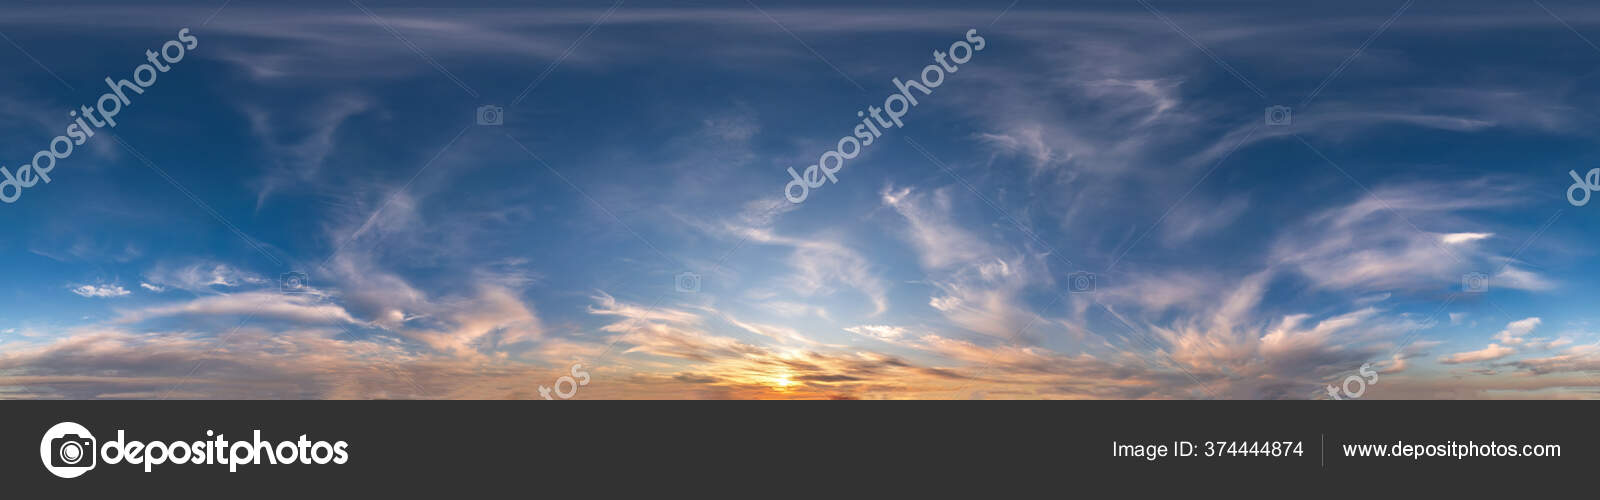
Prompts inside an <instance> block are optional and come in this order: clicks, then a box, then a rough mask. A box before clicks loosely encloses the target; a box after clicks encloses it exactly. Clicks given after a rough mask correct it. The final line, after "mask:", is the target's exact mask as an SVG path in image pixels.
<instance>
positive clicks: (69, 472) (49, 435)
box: [39, 422, 99, 478]
mask: <svg viewBox="0 0 1600 500" xmlns="http://www.w3.org/2000/svg"><path fill="white" fill-rule="evenodd" d="M98 450H99V448H97V447H95V440H94V435H93V434H90V433H89V429H85V428H84V427H83V426H81V425H78V424H76V423H73V422H62V423H59V424H56V425H55V426H53V427H51V428H50V430H48V431H45V433H44V439H41V440H39V460H40V461H42V462H44V468H46V469H49V470H50V473H51V474H55V475H56V476H57V477H63V478H73V477H78V476H81V475H83V473H85V472H89V470H90V469H93V468H94V465H95V459H96V458H98V454H99V452H98Z"/></svg>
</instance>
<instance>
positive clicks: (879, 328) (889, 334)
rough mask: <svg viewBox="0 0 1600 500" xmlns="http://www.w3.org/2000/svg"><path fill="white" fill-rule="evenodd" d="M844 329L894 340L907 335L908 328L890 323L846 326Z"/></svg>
mask: <svg viewBox="0 0 1600 500" xmlns="http://www.w3.org/2000/svg"><path fill="white" fill-rule="evenodd" d="M844 331H847V332H850V333H854V334H856V335H862V336H867V337H875V338H878V339H883V340H894V339H897V338H900V337H904V336H905V335H906V333H907V332H906V329H904V328H901V327H898V326H889V325H860V326H852V327H849V328H845V329H844Z"/></svg>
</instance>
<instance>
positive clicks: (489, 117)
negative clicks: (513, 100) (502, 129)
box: [478, 104, 506, 126]
mask: <svg viewBox="0 0 1600 500" xmlns="http://www.w3.org/2000/svg"><path fill="white" fill-rule="evenodd" d="M505 122H506V110H505V108H502V107H500V106H495V105H493V104H485V105H482V106H478V124H479V125H490V126H498V125H502V124H504V123H505Z"/></svg>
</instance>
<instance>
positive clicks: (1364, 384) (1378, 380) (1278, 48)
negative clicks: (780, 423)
mask: <svg viewBox="0 0 1600 500" xmlns="http://www.w3.org/2000/svg"><path fill="white" fill-rule="evenodd" d="M4 9H5V11H6V16H4V19H3V20H0V35H3V38H4V41H5V42H6V43H4V44H0V63H3V64H4V67H5V68H6V70H7V71H6V76H7V77H6V78H4V79H0V138H3V139H4V140H0V166H5V167H8V168H9V170H8V172H16V171H17V170H18V169H19V167H21V166H23V165H28V164H29V163H32V160H33V158H34V155H35V153H37V152H38V151H40V150H41V149H45V148H49V147H51V146H52V143H53V142H58V143H61V144H60V145H59V146H56V147H58V148H59V147H65V142H66V141H53V139H54V138H55V137H57V136H62V135H64V134H66V133H67V132H71V131H72V130H85V129H90V128H93V130H94V131H95V132H96V134H95V135H94V136H93V137H88V138H86V140H83V141H82V143H81V144H77V145H75V146H74V148H73V152H72V153H71V154H70V155H69V156H66V157H64V158H61V159H59V160H57V161H56V166H55V168H54V169H51V170H48V172H47V175H48V176H49V178H50V181H49V182H48V183H46V182H43V181H42V180H38V179H35V181H36V182H35V183H34V184H33V185H32V186H31V187H28V188H26V189H22V190H21V194H20V195H19V196H18V197H17V198H16V199H15V201H14V202H11V203H4V204H0V228H4V229H5V231H4V233H3V236H0V398H8V399H9V398H16V399H124V398H136V399H145V398H148V399H191V398H202V399H324V398H331V399H365V398H394V399H412V398H416V399H1357V398H1360V399H1587V398H1594V397H1596V395H1597V393H1596V389H1597V388H1600V376H1597V375H1596V374H1595V373H1594V372H1595V370H1597V369H1600V324H1597V323H1596V322H1597V321H1600V317H1597V314H1600V313H1597V312H1596V311H1597V310H1596V309H1595V307H1594V298H1595V297H1597V296H1600V284H1597V282H1596V281H1597V280H1595V279H1593V277H1594V276H1595V273H1594V271H1593V270H1594V269H1595V268H1596V264H1600V256H1597V255H1596V252H1595V251H1594V246H1595V244H1596V243H1600V206H1575V204H1573V203H1572V202H1570V201H1569V200H1568V194H1567V193H1568V189H1569V187H1571V186H1572V185H1573V183H1574V181H1573V180H1572V176H1571V175H1569V171H1572V172H1575V173H1576V174H1578V175H1579V176H1580V177H1581V176H1582V175H1584V174H1585V173H1586V172H1588V171H1589V170H1590V169H1591V168H1595V166H1596V160H1597V159H1600V148H1597V147H1596V146H1595V145H1596V144H1600V143H1597V141H1596V140H1595V139H1597V138H1600V134H1597V133H1596V132H1595V130H1597V127H1596V125H1600V114H1596V113H1595V112H1594V111H1592V110H1593V109H1595V107H1596V106H1595V105H1596V104H1600V79H1597V75H1596V69H1597V68H1600V45H1596V44H1595V43H1593V42H1592V40H1597V39H1600V7H1597V6H1594V5H1587V4H1584V3H1581V2H1569V1H1555V0H1540V1H1530V2H1448V3H1439V2H1418V3H1414V2H1411V1H1384V2H1365V1H1363V2H1340V3H1339V5H1337V6H1320V7H1309V8H1308V7H1305V6H1285V5H1274V4H1273V3H1268V2H1233V1H1228V2H1220V1H1219V2H1175V1H1171V0H1163V1H1157V0H1148V1H1140V0H1129V1H1094V2H1041V1H1035V0H1020V1H1012V0H994V1H981V2H872V3H866V2H860V3H847V2H804V3H802V2H778V1H775V0H766V1H755V2H746V1H735V2H710V1H706V2H673V3H662V2H655V3H650V2H643V1H639V2H622V1H618V2H610V1H594V2H541V3H540V5H534V6H529V5H526V4H525V3H522V2H517V3H512V2H453V3H451V6H449V7H436V6H429V5H427V4H426V3H422V2H387V1H378V0H354V1H350V2H317V3H310V2H275V3H263V2H244V1H238V2H233V1H228V2H224V1H220V0H219V1H205V2H189V1H182V2H156V3H149V4H145V5H131V4H127V3H125V2H49V3H44V2H22V3H17V4H12V5H8V6H6V7H5V8H4ZM185 29H187V30H188V31H187V32H183V33H180V30H185ZM975 38H981V39H982V43H979V42H977V41H976V40H975ZM168 41H174V42H176V44H177V45H192V46H185V47H182V48H181V49H168V48H166V47H164V45H167V46H171V45H173V44H168V43H167V42H168ZM958 42H961V43H962V44H965V45H966V46H967V47H971V48H972V49H973V50H971V51H970V56H969V57H968V58H967V60H966V61H965V62H959V61H960V59H959V56H960V55H961V54H963V53H965V52H963V49H957V48H953V46H954V45H957V44H958ZM147 50H149V51H156V50H171V51H173V52H169V53H165V54H155V53H153V52H152V53H151V54H146V51H147ZM180 50H181V52H182V57H181V60H178V61H176V62H172V59H173V58H171V57H170V56H171V55H173V54H175V53H177V52H178V51H180ZM936 53H937V54H936ZM946 56H948V57H951V58H953V59H955V60H956V62H958V63H959V64H956V63H949V64H945V65H944V66H939V64H942V63H941V62H939V61H941V60H942V59H939V58H943V57H946ZM147 57H149V58H152V60H156V59H155V58H162V57H166V58H167V62H166V63H162V64H163V65H165V66H166V67H167V69H166V70H165V71H161V72H159V73H147V74H146V75H145V76H150V75H154V76H155V81H154V83H153V84H152V85H150V86H148V87H143V88H141V90H142V91H143V92H142V93H136V94H131V95H128V96H127V97H128V98H129V99H128V104H127V105H126V106H123V107H122V109H120V110H119V111H117V112H115V116H114V119H115V120H116V122H117V124H116V125H115V126H114V127H113V126H110V125H109V122H107V124H106V125H105V126H103V127H99V126H83V127H82V128H81V129H71V128H68V127H69V126H70V125H72V124H73V123H74V120H76V119H78V118H79V116H77V115H69V112H76V111H75V110H79V109H89V110H90V111H91V112H93V113H94V114H99V115H104V114H107V113H109V112H108V111H102V110H99V109H93V108H96V107H97V105H105V104H107V103H115V100H112V101H105V100H102V99H101V97H102V95H104V94H106V93H107V92H109V91H110V87H109V86H108V83H107V82H106V81H105V80H106V79H107V78H108V77H109V78H111V79H112V80H114V81H115V80H123V79H133V78H135V77H136V76H138V75H136V68H137V67H139V66H140V65H143V64H148V62H147ZM930 65H933V66H930ZM929 68H934V69H929ZM950 68H954V69H953V70H951V69H950ZM146 71H148V70H146ZM935 75H942V79H943V81H942V82H939V83H938V85H937V86H936V87H933V88H930V89H929V92H927V93H923V92H920V91H918V90H916V89H910V90H907V91H905V92H906V93H909V94H910V95H911V96H912V97H914V98H915V99H916V100H917V101H918V102H917V103H916V105H915V106H909V107H908V106H906V103H905V102H898V103H892V102H891V103H886V101H892V100H894V98H892V97H890V96H893V95H896V94H901V90H900V89H899V86H898V85H897V80H898V83H899V85H904V84H906V82H908V81H926V82H928V85H929V86H930V87H932V86H933V82H934V81H935V80H929V78H932V77H933V76H935ZM145 76H138V77H139V78H143V77H145ZM114 83H115V82H113V84H114ZM124 93H125V94H126V93H128V92H127V91H124ZM902 95H904V94H902ZM113 99H114V98H113ZM80 106H88V108H80ZM884 106H888V107H889V108H890V109H891V110H895V109H900V110H902V111H904V114H903V115H901V116H898V117H897V119H898V120H899V121H900V122H901V124H900V125H898V126H892V127H889V126H885V127H877V128H876V130H875V132H873V131H869V132H865V134H868V135H871V136H872V137H873V138H874V141H873V142H872V143H871V144H868V145H863V146H861V147H859V148H858V149H857V152H856V153H853V154H850V155H849V156H850V157H849V159H845V160H844V161H843V162H842V165H836V166H838V167H839V168H838V169H837V170H836V171H833V172H831V174H832V177H833V179H832V180H830V179H828V178H826V176H820V177H819V176H818V175H817V174H810V175H811V179H816V180H817V182H818V183H819V185H818V186H817V187H814V188H810V189H808V190H807V194H806V197H805V199H804V201H803V202H800V203H794V202H791V201H790V200H789V199H788V198H786V196H785V190H786V184H788V183H790V182H791V181H792V180H794V177H792V176H791V174H790V173H789V172H788V170H789V169H791V168H792V169H794V170H796V171H797V172H800V173H799V174H797V175H801V176H802V177H804V176H806V175H807V174H804V171H805V170H806V168H807V167H808V166H811V165H816V164H818V160H819V155H821V154H823V153H825V152H829V151H836V154H841V155H842V154H843V153H844V152H845V151H847V150H849V149H850V148H849V147H848V146H844V145H842V144H843V143H845V142H847V141H845V140H844V139H843V138H847V137H849V138H852V139H850V141H855V142H858V143H859V142H864V140H857V139H854V137H858V136H863V133H861V132H859V131H860V130H861V129H860V128H857V126H858V125H863V124H867V123H869V121H870V120H872V118H871V117H869V116H866V113H868V112H869V109H879V108H881V107H884ZM1277 106H1282V107H1283V108H1275V107H1277ZM486 107H487V108H486ZM869 107H871V108H869ZM1275 110H1277V111H1279V112H1277V113H1274V111H1275ZM858 112H862V113H863V114H862V115H857V113H858ZM874 113H876V112H874ZM879 116H881V115H879ZM884 120H887V117H881V118H880V119H879V121H877V122H876V123H889V121H884ZM891 121H892V120H891ZM497 122H498V123H497ZM64 131H65V132H64ZM853 132H854V134H853ZM874 134H875V135H874ZM57 151H58V152H59V149H58V150H57ZM57 156H61V155H60V154H59V153H58V154H57ZM836 159H842V156H841V157H840V158H836ZM41 161H42V160H41ZM829 161H834V160H825V161H824V162H823V164H824V165H825V166H826V165H830V163H828V162H829ZM22 182H23V183H27V179H23V180H22ZM1580 191H1581V190H1580ZM0 195H4V196H10V194H9V192H0ZM302 276H303V277H304V281H299V279H298V278H299V277H302ZM302 283H303V286H301V284H302ZM1333 386H1337V388H1338V389H1339V390H1334V389H1331V388H1330V387H1333ZM552 389H553V390H552Z"/></svg>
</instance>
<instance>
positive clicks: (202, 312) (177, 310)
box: [120, 292, 358, 324]
mask: <svg viewBox="0 0 1600 500" xmlns="http://www.w3.org/2000/svg"><path fill="white" fill-rule="evenodd" d="M252 314H253V315H254V316H255V317H258V318H272V319H280V320H286V321H293V322H297V323H304V324H328V323H333V322H346V323H357V322H358V321H356V319H355V318H353V317H351V316H350V313H349V312H346V311H345V309H344V308H343V307H340V306H338V305H335V304H330V303H318V298H317V297H314V296H310V295H303V294H294V295H285V294H281V293H274V292H246V293H236V294H227V295H211V296H205V297H200V298H197V299H194V300H190V301H187V302H180V303H176V304H165V305H158V306H151V307H147V308H144V309H139V310H134V311H128V312H125V313H123V315H122V317H121V318H120V321H121V322H124V323H132V322H139V321H144V320H148V319H151V318H160V317H170V316H249V315H252Z"/></svg>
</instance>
